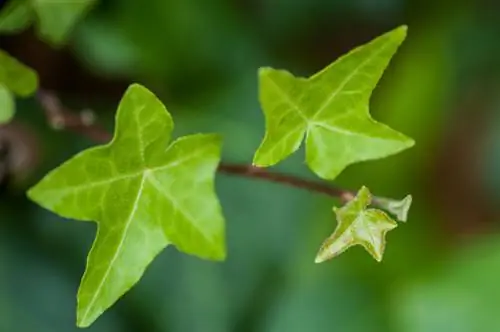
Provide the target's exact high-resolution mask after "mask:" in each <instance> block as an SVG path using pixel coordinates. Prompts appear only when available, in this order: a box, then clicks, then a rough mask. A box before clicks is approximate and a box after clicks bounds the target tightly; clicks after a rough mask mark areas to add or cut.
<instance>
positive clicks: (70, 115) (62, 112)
mask: <svg viewBox="0 0 500 332" xmlns="http://www.w3.org/2000/svg"><path fill="white" fill-rule="evenodd" d="M36 100H37V101H38V103H39V104H40V106H41V107H42V109H43V110H44V112H45V116H46V118H47V121H48V122H49V124H50V125H51V126H52V128H54V129H56V130H67V131H72V132H74V133H77V134H80V135H83V136H85V137H87V138H88V139H90V140H91V141H93V142H95V143H107V142H109V141H110V140H111V138H112V134H111V133H110V132H108V131H107V130H106V129H105V128H104V127H103V126H102V125H101V124H99V123H98V122H97V121H96V119H95V115H94V113H93V112H92V111H90V110H83V111H80V112H76V111H73V110H71V109H69V108H67V107H66V106H64V105H63V103H62V102H61V100H60V99H59V97H58V96H57V94H55V93H54V92H52V91H48V90H43V89H39V90H38V91H37V93H36ZM217 171H218V172H219V173H223V174H227V175H234V176H241V177H247V178H253V179H260V180H265V181H269V182H275V183H281V184H285V185H288V186H291V187H296V188H300V189H305V190H308V191H311V192H316V193H320V194H324V195H327V196H329V197H333V198H337V199H340V200H341V201H342V202H344V203H345V202H348V201H350V200H351V199H352V198H354V196H355V194H356V193H355V192H354V191H351V190H346V189H341V188H338V187H334V186H331V185H329V184H326V183H324V182H320V181H312V180H307V179H303V178H300V177H296V176H293V175H288V174H282V173H277V172H270V171H267V170H264V169H262V168H259V167H255V166H253V165H245V164H233V163H226V162H221V163H220V164H219V167H218V169H217ZM382 199H383V198H379V197H373V200H372V204H373V205H379V201H380V200H382Z"/></svg>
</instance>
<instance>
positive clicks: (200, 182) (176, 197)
mask: <svg viewBox="0 0 500 332" xmlns="http://www.w3.org/2000/svg"><path fill="white" fill-rule="evenodd" d="M172 129H173V122H172V119H171V117H170V114H169V113H168V112H167V110H166V109H165V107H164V106H163V104H162V103H161V102H160V101H159V100H158V99H157V98H156V96H155V95H154V94H153V93H151V92H150V91H148V90H147V89H146V88H144V87H142V86H140V85H138V84H133V85H131V86H130V87H129V88H128V89H127V91H126V92H125V95H124V96H123V98H122V100H121V102H120V105H119V108H118V112H117V115H116V128H115V133H114V137H113V140H112V141H111V142H110V143H109V144H107V145H104V146H98V147H94V148H91V149H88V150H85V151H83V152H81V153H79V154H77V155H76V156H74V157H73V158H71V159H70V160H68V161H67V162H65V163H64V164H62V165H61V166H59V167H58V168H56V169H55V170H53V171H52V172H50V173H49V174H48V175H46V176H45V177H44V178H43V179H42V180H41V181H40V182H39V183H38V184H36V185H35V186H34V187H33V188H31V189H30V190H29V191H28V196H29V198H30V199H32V200H33V201H35V202H36V203H38V204H39V205H41V206H42V207H44V208H46V209H48V210H50V211H53V212H55V213H57V214H59V215H60V216H63V217H66V218H71V219H77V220H82V221H95V222H96V223H97V224H98V230H97V235H96V239H95V241H94V244H93V246H92V249H91V250H90V253H89V256H88V259H87V267H86V270H85V273H84V276H83V279H82V282H81V285H80V288H79V291H78V309H77V325H78V326H80V327H86V326H89V325H90V324H92V323H93V322H94V321H95V320H96V319H97V318H98V317H99V316H100V315H101V314H102V313H103V312H104V311H105V310H106V309H108V308H109V307H110V306H111V305H113V304H114V303H115V302H116V301H117V300H118V299H119V298H120V297H121V296H122V295H123V294H124V293H125V292H127V291H128V290H129V289H130V288H131V287H132V286H133V285H134V284H135V283H137V282H138V280H139V279H140V278H141V276H142V275H143V273H144V271H145V269H146V267H147V266H148V265H149V264H150V263H151V261H152V260H153V259H154V257H155V256H156V255H157V254H158V253H160V252H161V251H162V250H163V249H164V248H165V247H166V246H167V245H169V244H173V245H174V246H175V247H177V249H178V250H180V251H182V252H184V253H187V254H192V255H195V256H198V257H200V258H204V259H210V260H223V259H224V258H225V256H226V247H225V228H224V227H225V226H224V219H223V215H222V210H221V208H220V205H219V202H218V199H217V196H216V193H215V190H214V176H215V171H216V168H217V165H218V163H219V159H220V147H221V140H220V137H219V136H217V135H213V134H195V135H190V136H184V137H181V138H179V139H177V140H175V141H174V142H172V143H171V144H170V145H168V144H167V143H168V142H169V140H170V136H171V132H172Z"/></svg>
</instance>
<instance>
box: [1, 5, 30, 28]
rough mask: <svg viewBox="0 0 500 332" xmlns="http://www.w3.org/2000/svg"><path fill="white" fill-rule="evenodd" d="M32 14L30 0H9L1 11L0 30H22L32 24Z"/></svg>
mask: <svg viewBox="0 0 500 332" xmlns="http://www.w3.org/2000/svg"><path fill="white" fill-rule="evenodd" d="M32 16H33V12H32V9H31V6H30V4H29V2H28V1H26V0H17V1H12V0H11V1H8V2H7V4H6V5H5V8H4V9H2V11H1V12H0V32H3V33H18V32H21V31H22V30H24V29H25V28H27V27H28V26H29V25H30V24H31V19H32Z"/></svg>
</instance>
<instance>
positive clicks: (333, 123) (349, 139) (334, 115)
mask: <svg viewBox="0 0 500 332" xmlns="http://www.w3.org/2000/svg"><path fill="white" fill-rule="evenodd" d="M405 38H406V26H402V27H399V28H397V29H395V30H393V31H391V32H389V33H386V34H384V35H382V36H380V37H378V38H376V39H374V40H373V41H371V42H370V43H368V44H366V45H363V46H360V47H358V48H356V49H354V50H353V51H351V52H350V53H348V54H347V55H345V56H342V57H341V58H339V59H338V60H337V61H335V62H334V63H332V64H331V65H329V66H328V67H326V68H325V69H323V70H321V71H320V72H318V73H316V74H315V75H313V76H311V77H309V78H301V77H294V76H293V75H292V74H290V73H289V72H287V71H285V70H276V69H272V68H261V69H260V70H259V80H260V103H261V105H262V108H263V112H264V115H265V119H266V134H265V136H264V139H263V141H262V143H261V145H260V146H259V148H258V150H257V152H256V154H255V156H254V160H253V163H254V165H256V166H259V167H268V166H272V165H275V164H277V163H278V162H280V161H282V160H283V159H285V158H286V157H288V156H289V155H290V154H292V153H293V152H295V151H296V150H297V149H298V148H299V147H300V145H301V143H302V140H303V139H304V137H305V140H306V143H305V144H306V161H307V164H308V165H309V167H310V168H311V169H312V170H313V171H314V172H315V173H316V174H317V175H318V176H319V177H321V178H324V179H334V178H335V177H337V175H338V174H340V173H341V172H342V171H343V170H344V169H345V168H346V167H347V166H349V165H350V164H353V163H356V162H360V161H366V160H373V159H379V158H384V157H387V156H389V155H393V154H396V153H398V152H400V151H402V150H405V149H407V148H409V147H411V146H413V145H414V141H413V140H412V139H411V138H409V137H406V136H405V135H403V134H401V133H399V132H397V131H395V130H393V129H391V128H389V127H388V126H386V125H384V124H382V123H379V122H377V121H375V120H373V119H372V118H371V116H370V113H369V108H368V104H369V99H370V96H371V93H372V90H373V89H375V87H376V85H377V83H378V81H379V79H380V77H381V76H382V74H383V72H384V70H385V68H386V67H387V66H388V64H389V61H390V59H391V58H392V56H393V55H394V54H395V52H396V50H397V48H398V47H399V45H400V44H401V43H402V42H403V40H404V39H405Z"/></svg>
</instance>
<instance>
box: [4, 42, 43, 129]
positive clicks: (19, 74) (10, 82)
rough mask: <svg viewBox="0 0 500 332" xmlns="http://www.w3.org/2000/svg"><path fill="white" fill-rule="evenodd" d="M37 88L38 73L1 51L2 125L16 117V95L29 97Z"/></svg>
mask: <svg viewBox="0 0 500 332" xmlns="http://www.w3.org/2000/svg"><path fill="white" fill-rule="evenodd" d="M37 88H38V76H37V74H36V72H35V71H34V70H32V69H31V68H29V67H27V66H25V65H24V64H22V63H21V62H19V61H18V60H16V59H15V58H13V57H11V56H10V55H9V54H7V53H6V52H3V51H2V50H0V124H2V123H6V122H9V121H10V120H11V119H12V116H13V115H14V110H15V106H14V95H17V96H19V97H28V96H30V95H32V94H33V93H34V92H35V91H36V89H37Z"/></svg>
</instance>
